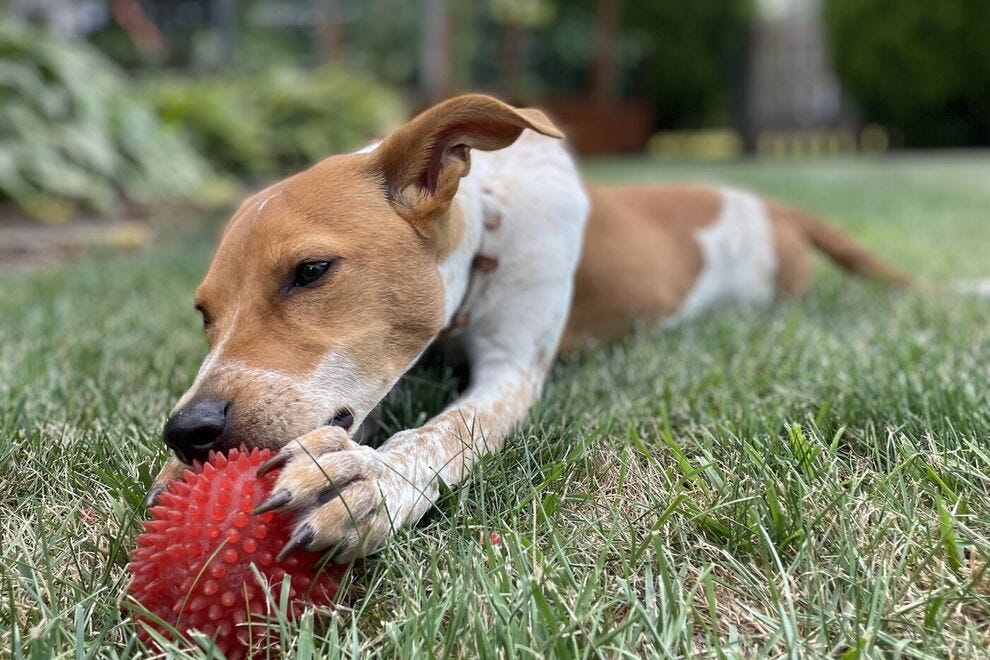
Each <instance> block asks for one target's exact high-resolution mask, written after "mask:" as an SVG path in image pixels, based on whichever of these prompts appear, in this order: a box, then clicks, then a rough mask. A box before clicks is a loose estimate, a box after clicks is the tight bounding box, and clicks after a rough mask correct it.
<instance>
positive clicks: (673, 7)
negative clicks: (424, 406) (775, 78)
mask: <svg viewBox="0 0 990 660" xmlns="http://www.w3.org/2000/svg"><path fill="white" fill-rule="evenodd" d="M624 7H625V23H626V26H627V29H629V30H630V31H631V32H632V34H635V35H638V37H639V39H640V40H641V43H642V45H643V47H644V50H645V54H646V57H647V61H646V66H645V70H644V71H642V72H640V75H639V76H637V77H636V79H637V80H639V81H640V83H638V84H639V85H642V86H643V87H645V89H644V90H643V91H645V92H647V93H651V94H652V96H653V98H654V100H655V101H656V104H657V114H658V120H659V122H660V124H661V125H662V126H665V127H678V128H681V127H685V128H698V127H705V126H724V125H726V124H727V123H729V119H730V115H731V103H732V99H731V96H730V94H731V87H732V86H731V84H730V81H731V80H732V78H733V72H734V71H733V69H734V67H739V66H740V64H741V63H742V61H743V59H744V58H743V57H742V54H743V51H744V46H745V42H746V36H747V29H748V26H749V23H750V19H751V14H752V2H751V1H750V0H693V1H692V2H628V3H625V5H624ZM735 73H739V71H736V72H735Z"/></svg>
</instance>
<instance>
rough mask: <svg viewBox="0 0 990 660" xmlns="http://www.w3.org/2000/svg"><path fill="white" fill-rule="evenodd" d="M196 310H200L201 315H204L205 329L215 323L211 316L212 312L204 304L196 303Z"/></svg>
mask: <svg viewBox="0 0 990 660" xmlns="http://www.w3.org/2000/svg"><path fill="white" fill-rule="evenodd" d="M196 311H197V312H199V315H200V316H202V317H203V329H204V330H206V329H207V328H209V327H210V324H211V323H213V319H212V318H211V317H210V313H209V312H208V311H206V308H205V307H203V306H202V305H196Z"/></svg>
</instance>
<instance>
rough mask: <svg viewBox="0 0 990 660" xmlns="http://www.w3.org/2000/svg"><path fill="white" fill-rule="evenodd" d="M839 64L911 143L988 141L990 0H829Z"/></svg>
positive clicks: (861, 95)
mask: <svg viewBox="0 0 990 660" xmlns="http://www.w3.org/2000/svg"><path fill="white" fill-rule="evenodd" d="M825 7H826V13H825V18H826V24H827V27H828V32H829V36H830V39H831V47H832V53H833V59H834V61H835V67H836V69H837V71H838V73H839V75H840V77H841V78H842V81H843V83H845V85H846V86H847V87H848V89H849V91H850V92H852V94H853V96H854V97H855V98H856V100H857V101H858V102H859V103H860V105H861V106H862V108H863V110H864V111H865V112H866V114H867V115H868V118H869V119H871V120H874V121H879V122H882V123H885V124H887V125H888V126H890V127H891V128H893V129H894V132H895V135H896V136H898V137H899V138H900V140H901V141H902V142H903V143H904V144H906V145H907V146H934V145H946V146H948V145H968V144H984V145H986V144H990V13H988V11H987V3H986V0H945V1H943V2H899V1H898V0H829V2H828V3H826V5H825Z"/></svg>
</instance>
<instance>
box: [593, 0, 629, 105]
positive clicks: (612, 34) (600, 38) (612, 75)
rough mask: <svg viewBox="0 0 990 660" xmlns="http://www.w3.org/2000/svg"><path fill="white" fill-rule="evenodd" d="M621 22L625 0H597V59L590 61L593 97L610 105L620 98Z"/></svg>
mask: <svg viewBox="0 0 990 660" xmlns="http://www.w3.org/2000/svg"><path fill="white" fill-rule="evenodd" d="M621 23H622V0H598V2H597V4H596V7H595V27H596V29H595V56H594V59H592V61H591V98H592V99H593V100H594V101H595V103H597V104H599V105H609V104H611V103H614V102H615V101H616V100H617V99H618V98H619V80H618V63H617V57H616V45H617V44H618V41H619V31H620V29H621Z"/></svg>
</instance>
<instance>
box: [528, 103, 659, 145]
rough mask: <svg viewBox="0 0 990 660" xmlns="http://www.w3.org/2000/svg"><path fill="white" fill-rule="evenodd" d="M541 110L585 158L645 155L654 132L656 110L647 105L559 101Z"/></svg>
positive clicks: (542, 104)
mask: <svg viewBox="0 0 990 660" xmlns="http://www.w3.org/2000/svg"><path fill="white" fill-rule="evenodd" d="M540 107H542V108H543V109H544V110H546V111H547V114H549V115H550V117H551V118H552V119H553V120H554V122H555V123H556V124H557V126H559V127H560V128H561V130H563V131H564V133H566V134H567V140H568V142H569V143H570V144H571V147H572V148H573V149H574V150H575V151H577V153H578V154H581V155H588V154H612V153H624V152H626V153H627V152H634V151H643V150H644V149H645V147H646V144H647V142H648V141H649V139H650V137H651V136H652V135H653V131H654V129H653V127H654V123H653V107H652V106H651V105H649V104H647V103H634V102H619V103H610V104H596V103H594V102H593V101H588V100H584V101H582V100H575V99H556V100H548V101H544V102H543V103H541V104H540Z"/></svg>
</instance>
